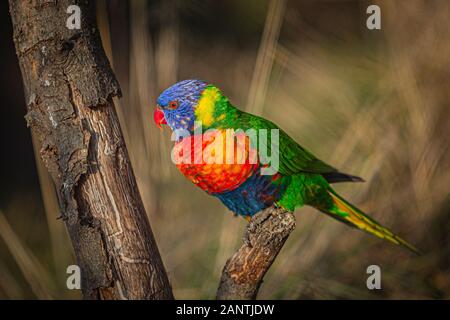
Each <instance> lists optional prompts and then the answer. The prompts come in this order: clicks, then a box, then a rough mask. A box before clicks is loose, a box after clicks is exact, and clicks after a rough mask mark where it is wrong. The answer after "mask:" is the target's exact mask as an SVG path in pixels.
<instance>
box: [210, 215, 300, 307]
mask: <svg viewBox="0 0 450 320" xmlns="http://www.w3.org/2000/svg"><path fill="white" fill-rule="evenodd" d="M294 228H295V217H294V215H293V214H292V213H291V212H288V211H286V210H284V209H281V208H275V207H269V208H267V209H265V210H263V211H261V212H260V213H258V214H256V215H254V216H253V218H252V219H251V221H250V223H249V224H248V226H247V228H246V230H245V234H244V239H243V240H244V243H243V245H242V246H241V248H240V249H239V250H238V251H237V252H236V253H235V254H234V255H233V256H232V257H231V258H230V259H228V261H227V263H226V264H225V267H224V268H223V271H222V277H221V279H220V284H219V289H218V290H217V299H220V300H231V299H242V300H244V299H256V295H257V294H258V290H259V287H260V286H261V283H262V281H263V278H264V275H265V274H266V272H267V271H268V270H269V268H270V266H271V265H272V263H273V261H274V260H275V258H276V257H277V255H278V253H279V252H280V251H281V248H282V247H283V245H284V243H285V242H286V240H287V238H288V237H289V235H290V233H291V232H292V231H293V230H294Z"/></svg>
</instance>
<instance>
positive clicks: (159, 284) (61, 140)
mask: <svg viewBox="0 0 450 320" xmlns="http://www.w3.org/2000/svg"><path fill="white" fill-rule="evenodd" d="M72 4H76V5H78V6H79V7H80V8H81V29H80V30H76V29H75V30H69V29H68V28H67V27H66V20H67V18H68V17H69V14H68V13H66V10H67V8H68V7H69V5H72ZM94 5H95V1H68V0H60V1H51V0H47V1H37V0H34V1H32V0H27V1H21V0H10V13H11V16H12V22H13V28H14V43H15V46H16V53H17V56H18V58H19V63H20V67H21V71H22V76H23V82H24V86H25V96H26V101H27V106H28V113H27V115H26V120H27V123H28V125H29V126H30V127H31V130H32V131H33V133H34V134H35V135H36V137H37V139H38V141H39V145H40V155H41V157H42V159H43V161H44V164H45V166H46V167H47V169H48V171H49V172H50V174H51V176H52V179H53V181H54V183H55V186H56V190H57V193H58V197H59V204H60V208H61V217H62V219H63V220H64V221H65V223H66V226H67V228H68V231H69V234H70V237H71V240H72V243H73V246H74V249H75V253H76V257H77V263H78V265H79V266H80V268H81V276H82V291H83V295H84V297H85V298H88V299H171V298H173V296H172V290H171V288H170V284H169V281H168V278H167V275H166V272H165V270H164V266H163V263H162V260H161V257H160V254H159V252H158V248H157V246H156V243H155V239H154V237H153V234H152V231H151V228H150V224H149V222H148V220H147V217H146V214H145V209H144V207H143V204H142V200H141V197H140V195H139V192H138V190H137V186H136V181H135V177H134V174H133V171H132V168H131V165H130V161H129V157H128V153H127V150H126V147H125V144H124V139H123V136H122V132H121V129H120V126H119V123H118V119H117V115H116V112H115V108H114V104H113V102H112V97H113V96H116V95H120V89H119V85H118V83H117V81H116V79H115V77H114V75H113V73H112V71H111V68H110V65H109V62H108V60H107V58H106V56H105V53H104V51H103V47H102V45H101V41H100V37H99V33H98V30H97V27H96V22H95V12H94V11H95V8H94ZM61 272H65V270H64V271H63V270H61Z"/></svg>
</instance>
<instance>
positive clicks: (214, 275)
mask: <svg viewBox="0 0 450 320" xmlns="http://www.w3.org/2000/svg"><path fill="white" fill-rule="evenodd" d="M97 4H98V20H99V27H100V29H101V32H102V38H103V44H104V46H105V48H106V51H107V53H108V54H109V57H110V59H111V60H112V61H111V62H112V64H113V66H114V70H115V72H116V75H117V77H118V79H119V82H120V84H121V86H122V90H123V93H124V96H123V98H122V99H120V100H119V103H118V113H119V116H120V119H121V123H122V129H123V130H124V133H125V137H126V140H127V145H128V149H129V152H130V155H131V158H132V162H133V166H134V170H135V173H136V175H137V179H138V183H139V187H140V191H141V195H142V197H143V199H144V202H145V205H146V208H147V213H148V215H149V218H150V221H151V224H152V228H153V231H154V233H155V236H156V238H157V241H158V245H159V248H160V251H161V254H162V257H163V260H164V263H165V266H166V268H167V271H168V273H169V277H170V280H171V282H172V286H173V288H174V294H175V296H176V297H177V298H186V299H198V298H213V297H214V295H215V291H216V289H217V285H218V280H219V276H220V272H221V269H222V267H223V265H224V263H225V261H226V259H227V258H228V257H229V256H230V255H231V254H232V253H233V251H234V250H235V249H236V248H237V247H238V246H239V244H240V242H241V237H242V233H243V228H244V226H245V221H244V219H240V218H234V217H233V215H232V214H231V213H230V212H228V211H227V210H226V209H225V208H224V207H223V206H222V204H221V203H220V202H219V201H218V200H216V199H213V198H211V197H209V196H207V195H206V194H205V193H203V192H202V191H201V190H200V189H197V188H195V187H194V186H193V185H191V183H190V182H189V181H187V180H186V179H185V178H184V177H182V176H181V174H179V172H177V170H176V168H175V166H174V165H173V164H172V163H171V162H170V147H171V144H170V134H169V132H168V131H164V132H160V131H159V130H158V129H157V128H155V126H154V125H153V123H152V111H153V106H154V101H155V99H156V97H157V95H158V94H159V92H160V91H161V90H162V89H164V88H165V87H167V86H169V85H171V84H172V83H174V82H176V81H177V80H182V79H186V78H200V79H204V80H207V81H210V82H212V83H214V84H216V85H217V86H219V87H220V88H222V89H223V91H224V92H225V94H227V95H228V96H229V98H230V99H231V101H232V102H233V103H234V104H236V105H238V106H241V107H242V108H244V107H247V109H249V110H251V111H253V112H254V113H256V114H260V115H263V116H264V117H266V118H268V119H270V120H272V121H274V122H276V123H277V124H279V125H280V126H281V127H282V128H283V129H284V130H286V131H287V132H288V133H289V134H290V135H291V136H293V137H294V138H295V139H296V140H297V141H298V142H300V143H301V144H302V145H304V146H305V147H306V148H308V149H309V150H311V151H312V152H313V153H314V154H315V155H317V156H318V157H320V158H321V159H324V160H325V161H326V162H328V163H330V164H332V165H334V166H336V167H338V168H340V169H341V170H342V171H344V172H349V173H353V174H356V175H359V176H362V177H364V178H365V179H366V180H367V182H366V183H364V184H345V185H344V184H342V185H339V186H336V188H337V189H338V191H339V192H341V193H342V194H344V195H345V196H346V197H347V198H349V199H350V200H351V201H352V202H354V203H356V204H358V205H359V206H360V207H361V208H362V209H364V210H365V211H368V212H372V213H373V214H372V215H373V216H374V217H375V218H377V219H378V220H379V221H381V222H382V223H384V224H386V225H387V226H390V227H391V228H392V229H393V230H395V231H396V232H398V233H399V234H400V235H401V236H403V237H404V238H406V239H407V240H408V241H410V242H412V243H413V244H415V245H417V246H418V247H419V248H420V249H421V250H422V251H423V252H424V254H423V255H422V256H413V255H411V254H410V253H409V252H407V251H405V250H403V249H401V248H399V247H396V246H393V245H391V244H389V243H387V242H384V241H381V240H379V239H377V238H375V237H371V236H369V235H366V234H364V233H362V232H359V231H357V230H354V229H350V228H348V227H346V226H345V225H342V224H339V223H338V222H336V221H334V220H332V219H329V218H328V217H325V216H323V215H322V214H320V213H318V212H317V211H314V210H313V209H310V208H302V209H300V210H298V212H297V214H296V217H297V229H296V230H295V231H294V232H293V233H292V234H291V237H290V238H289V240H288V241H287V243H286V245H285V247H284V248H283V250H282V251H281V254H280V255H279V257H278V258H277V260H276V261H275V263H274V265H273V266H272V268H271V270H270V272H269V274H268V275H267V276H266V278H265V282H264V284H263V286H262V288H261V290H260V295H259V297H260V298H265V299H270V298H274V299H399V298H406V299H448V298H450V250H449V249H450V245H449V231H450V197H449V193H450V192H449V190H450V170H449V169H450V155H449V145H450V143H449V140H450V105H449V101H450V28H449V21H450V2H449V1H447V0H429V1H425V0H423V1H419V0H410V1H402V0H398V1H370V2H369V1H344V0H342V1H340V0H334V1H332V0H304V1H293V0H291V1H262V0H247V1H239V0H230V1H212V0H208V1H196V0H189V1H156V0H155V1H138V0H136V1H129V2H128V1H119V0H111V1H105V0H102V1H98V3H97ZM369 4H378V5H379V6H380V7H381V18H382V29H381V30H379V31H378V30H373V31H370V30H368V29H367V28H366V18H367V14H366V8H367V6H368V5H369ZM278 30H279V32H278ZM0 32H1V34H0V39H1V41H2V42H1V47H0V59H1V61H2V66H3V69H2V72H1V73H0V84H1V85H0V101H1V102H2V107H1V108H0V114H1V116H0V130H1V134H0V146H1V150H2V157H1V166H0V298H5V299H13V298H16V299H22V298H26V299H35V298H38V299H43V298H44V299H45V298H54V299H63V298H64V299H72V298H79V297H80V294H79V292H77V291H71V290H68V289H67V288H66V285H65V281H66V277H67V274H66V268H67V266H68V265H70V264H75V263H76V262H75V260H74V256H73V253H72V249H71V245H70V242H69V240H68V237H67V235H66V232H65V229H64V226H63V223H62V222H61V221H59V220H57V219H56V218H57V216H58V209H57V204H56V203H57V202H56V199H55V197H54V194H53V190H52V185H51V182H50V180H49V178H48V176H47V175H46V171H45V169H43V168H42V166H41V164H40V162H36V161H35V157H34V151H33V145H32V139H31V135H30V132H29V130H28V129H27V128H26V123H25V120H24V118H23V117H24V115H25V113H26V107H25V102H24V98H23V91H22V83H21V76H20V70H19V67H18V64H17V60H16V56H15V52H14V46H13V42H12V28H11V21H10V18H9V13H8V4H7V2H6V1H2V2H0ZM371 264H377V265H379V266H380V267H381V272H382V283H381V284H382V290H379V291H377V290H375V291H369V290H368V289H367V288H366V279H367V277H368V275H367V274H366V268H367V266H369V265H371Z"/></svg>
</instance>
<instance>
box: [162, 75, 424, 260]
mask: <svg viewBox="0 0 450 320" xmlns="http://www.w3.org/2000/svg"><path fill="white" fill-rule="evenodd" d="M154 120H155V122H156V124H157V125H158V126H159V127H161V124H167V125H168V126H169V127H170V128H171V129H172V130H173V131H174V132H178V133H177V134H176V135H175V138H174V140H175V147H174V151H173V156H172V159H173V160H174V161H175V162H176V164H177V167H178V169H179V170H180V171H181V172H182V173H183V174H184V175H185V176H186V177H187V178H188V179H190V180H191V181H192V182H193V183H194V184H196V185H197V186H198V187H200V188H201V189H203V190H204V191H206V192H207V193H208V194H210V195H212V196H214V197H217V198H219V199H220V200H221V201H222V202H223V204H224V205H225V206H226V207H228V208H229V209H230V210H231V211H233V212H234V213H235V214H237V215H242V216H244V217H246V218H247V220H248V221H249V220H250V218H251V216H253V215H254V214H256V213H258V212H259V211H261V210H263V209H265V208H267V207H269V206H272V205H274V206H277V207H282V208H284V209H286V210H288V211H294V210H295V209H296V208H299V207H301V206H303V205H310V206H312V207H314V208H316V209H318V210H320V211H321V212H323V213H325V214H327V215H329V216H331V217H333V218H335V219H337V220H339V221H341V222H344V223H346V224H347V225H349V226H352V227H357V228H359V229H362V230H364V231H366V232H368V233H371V234H373V235H376V236H378V237H380V238H383V239H387V240H389V241H391V242H393V243H395V244H399V245H403V246H405V247H407V248H408V249H410V250H412V251H414V252H416V253H417V250H416V249H415V248H414V247H413V246H412V245H410V244H409V243H407V242H406V241H405V240H403V239H401V238H400V237H398V236H397V235H395V234H394V233H392V232H391V231H390V230H389V229H387V228H386V227H384V226H382V225H381V224H380V223H378V222H377V221H375V220H374V219H372V218H370V217H369V216H367V215H366V214H364V213H363V212H362V211H361V210H360V209H358V208H357V207H355V206H354V205H352V204H350V203H349V202H348V201H346V200H345V199H344V198H342V197H341V196H340V195H338V194H337V193H336V192H335V191H334V190H333V189H332V188H331V186H330V183H336V182H345V181H351V182H356V181H363V180H362V179H361V178H359V177H356V176H353V175H349V174H345V173H342V172H339V171H338V170H337V169H335V168H333V167H332V166H330V165H328V164H327V163H325V162H323V161H321V160H319V159H317V158H316V157H315V156H314V155H312V154H311V153H310V152H309V151H307V150H306V149H304V148H303V147H301V146H300V145H299V144H297V143H296V142H295V141H294V140H293V139H292V138H291V137H289V136H288V135H287V134H286V133H285V132H284V131H282V130H281V129H279V128H278V126H277V125H275V124H274V123H272V122H270V121H268V120H266V119H264V118H261V117H258V116H255V115H252V114H249V113H247V112H244V111H241V110H239V109H237V108H236V107H234V106H233V105H232V104H231V103H230V101H229V100H228V98H227V97H226V96H224V95H223V94H222V92H221V91H220V90H219V89H218V88H217V87H215V86H214V85H212V84H208V83H206V82H204V81H200V80H185V81H181V82H178V83H176V84H174V85H172V86H171V87H169V88H168V89H166V90H165V91H164V92H163V93H162V94H161V95H160V96H159V97H158V100H157V107H156V109H155V112H154ZM199 125H200V126H201V128H200V130H199ZM251 129H253V130H256V131H261V132H263V131H264V130H265V131H264V132H266V133H267V136H266V137H267V139H268V140H271V139H272V138H274V137H275V136H277V138H278V139H272V140H271V142H270V143H269V142H268V141H263V140H264V139H259V140H257V141H256V142H255V141H254V139H251V138H252V137H250V134H248V132H250V131H249V130H251ZM230 130H232V132H233V131H234V132H235V133H236V135H235V136H234V138H236V140H239V138H243V139H241V140H240V141H241V143H240V144H239V143H238V144H237V145H238V147H236V145H233V146H232V147H231V148H229V149H228V148H225V147H222V146H221V145H219V147H218V148H217V145H216V147H215V148H209V147H211V144H212V141H214V139H211V136H208V137H206V134H207V132H210V133H211V132H216V133H218V135H216V136H215V137H216V139H217V137H222V138H223V137H224V136H226V135H227V134H228V132H229V131H230ZM274 130H275V131H274ZM180 132H182V134H181V133H180ZM259 138H261V137H259ZM222 140H223V139H222ZM273 140H277V141H275V143H272V141H273ZM196 141H197V142H196ZM198 141H199V142H198ZM227 141H228V140H227ZM233 141H234V140H233ZM227 144H228V142H227ZM192 147H193V148H192ZM258 147H259V148H260V149H261V148H266V149H267V150H266V154H269V153H272V154H275V155H276V156H277V157H274V159H275V160H277V161H278V163H277V168H276V169H277V170H276V172H273V173H271V174H263V170H267V169H268V162H267V161H263V160H267V159H265V158H264V156H262V155H261V152H258ZM186 150H187V151H186ZM207 150H209V151H208V152H205V151H207ZM211 150H212V151H211ZM222 150H224V152H223V153H224V154H225V153H227V152H228V151H227V150H232V151H233V152H231V154H232V155H231V157H229V158H226V159H225V160H224V158H221V157H227V155H222V154H220V153H221V151H222ZM259 151H260V150H259ZM211 158H213V160H217V159H222V160H223V161H211ZM196 160H197V161H196ZM229 160H231V161H229Z"/></svg>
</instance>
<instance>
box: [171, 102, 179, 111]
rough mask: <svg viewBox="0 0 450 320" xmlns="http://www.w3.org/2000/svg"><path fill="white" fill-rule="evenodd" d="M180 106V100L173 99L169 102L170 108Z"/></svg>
mask: <svg viewBox="0 0 450 320" xmlns="http://www.w3.org/2000/svg"><path fill="white" fill-rule="evenodd" d="M176 108H178V101H171V102H170V103H169V109H176Z"/></svg>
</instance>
